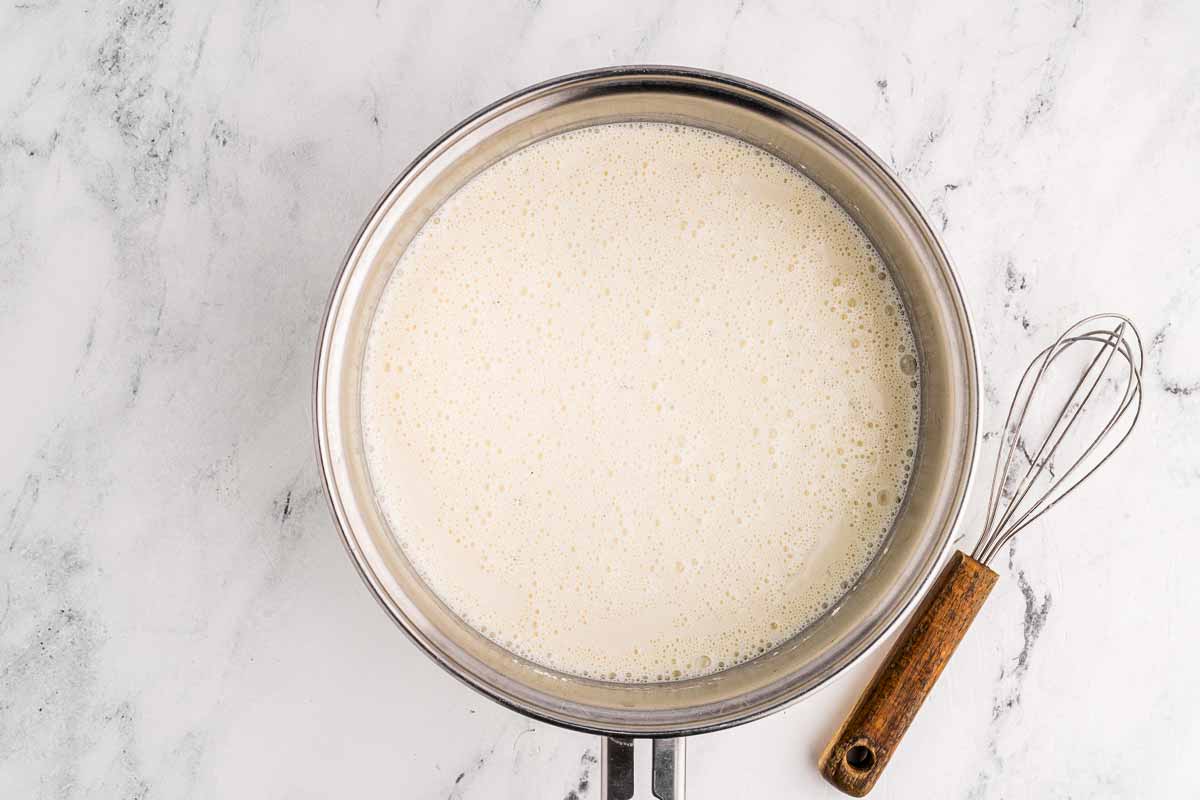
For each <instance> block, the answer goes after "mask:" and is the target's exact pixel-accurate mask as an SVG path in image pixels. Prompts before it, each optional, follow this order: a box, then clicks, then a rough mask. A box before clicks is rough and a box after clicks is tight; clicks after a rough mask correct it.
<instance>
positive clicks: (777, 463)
mask: <svg viewBox="0 0 1200 800" xmlns="http://www.w3.org/2000/svg"><path fill="white" fill-rule="evenodd" d="M915 373H916V360H915V355H914V348H913V339H912V334H911V331H910V330H909V327H908V323H907V321H906V319H905V317H904V315H903V307H902V306H901V305H900V303H899V298H898V295H897V293H896V289H895V287H894V285H893V284H892V282H891V279H890V278H889V277H888V275H887V273H886V271H885V269H884V268H883V264H882V262H881V261H880V258H879V256H878V254H877V253H876V252H875V251H874V249H873V248H872V246H871V245H870V243H869V242H868V241H867V239H866V238H865V237H864V236H863V234H862V233H861V231H859V229H858V228H857V227H856V226H855V224H854V223H853V222H852V221H851V219H850V218H849V217H848V216H847V215H846V213H845V212H844V211H842V209H841V208H840V207H839V206H838V205H837V204H836V203H835V202H834V201H833V200H832V199H831V198H830V197H829V196H828V195H826V194H825V193H824V192H823V191H822V190H821V189H820V188H818V187H817V185H816V184H815V183H813V182H812V181H811V180H809V179H808V178H806V177H804V176H803V175H801V174H800V173H799V172H798V171H797V170H795V169H794V168H792V167H790V166H788V165H787V164H785V163H784V162H782V161H780V160H779V159H777V158H775V157H774V156H771V155H769V154H767V153H766V152H764V151H762V150H760V149H757V148H755V147H753V146H750V145H748V144H745V143H743V142H740V141H738V140H735V139H731V138H727V137H724V136H720V135H717V134H713V133H711V132H707V131H703V130H700V129H698V128H691V127H681V126H673V125H662V124H635V123H629V124H620V125H604V126H597V127H592V128H586V129H583V130H580V131H576V132H573V133H568V134H564V135H560V136H556V137H554V138H551V139H548V140H546V141H543V142H540V143H538V144H535V145H532V146H530V147H528V148H526V149H524V150H521V151H519V152H517V153H515V154H513V155H511V156H509V157H508V158H506V159H504V160H502V161H500V162H499V163H497V164H495V165H494V166H492V167H489V168H488V169H487V170H485V171H484V172H483V173H481V174H480V175H479V176H477V177H476V178H474V179H473V180H472V181H471V182H470V183H468V184H467V185H466V186H465V187H463V188H462V189H461V190H460V191H458V192H457V193H456V194H455V195H454V196H453V197H452V198H451V199H450V200H449V201H448V202H446V204H445V205H444V206H443V207H442V208H441V209H440V210H439V211H438V212H437V213H436V215H435V216H434V217H433V218H432V219H431V220H430V221H429V223H427V224H426V225H425V227H424V228H423V230H422V231H421V233H420V234H419V235H418V236H417V238H416V239H415V240H414V241H413V242H412V244H411V245H410V246H409V247H408V249H407V251H406V252H405V253H404V255H403V257H402V258H401V259H400V261H399V263H398V265H397V267H396V270H395V273H394V275H393V277H392V278H391V281H390V283H389V284H388V286H387V288H386V290H385V292H384V294H383V298H382V300H381V302H380V305H379V308H378V311H377V313H376V317H375V319H374V322H373V323H372V328H371V331H370V335H369V340H368V344H367V352H366V361H365V365H364V373H363V379H362V411H363V433H364V437H365V441H366V446H367V451H368V460H369V467H370V473H371V477H372V481H373V483H374V488H375V490H376V492H377V494H378V497H379V502H380V505H381V507H382V509H383V511H384V513H385V515H386V517H387V519H388V521H389V524H390V525H391V527H392V529H393V531H394V533H395V535H396V536H397V537H398V539H399V541H400V543H401V545H402V546H403V548H404V551H405V553H406V554H407V556H408V557H409V559H410V560H411V561H412V563H413V564H414V566H415V567H416V569H417V570H418V571H419V572H420V573H421V575H422V576H423V577H424V579H425V580H426V581H427V582H428V583H429V585H430V587H431V588H432V589H433V590H434V591H435V592H436V593H437V594H438V595H439V596H440V597H441V598H442V599H443V600H444V601H445V602H446V604H447V605H448V606H449V607H450V608H451V609H453V610H454V611H455V612H456V613H457V614H459V615H460V616H461V617H462V618H463V619H464V620H465V621H466V622H467V623H468V624H470V625H472V626H473V627H475V628H476V629H477V630H479V631H480V632H482V633H483V634H485V635H486V636H488V637H490V638H491V639H493V640H494V641H496V642H498V643H499V644H501V645H503V646H504V647H506V648H508V649H509V650H510V651H512V652H514V653H517V654H520V655H522V656H525V657H526V658H529V659H531V660H533V661H535V662H539V663H541V664H543V665H547V666H550V667H554V668H556V669H559V670H563V671H566V672H570V673H574V674H578V675H585V676H590V677H594V678H601V679H607V680H618V681H654V680H670V679H675V678H685V677H691V676H697V675H702V674H705V673H709V672H713V671H716V670H719V669H722V668H725V667H729V666H732V665H733V664H735V663H738V662H741V661H745V660H747V659H749V658H752V657H754V656H755V655H757V654H759V653H762V652H764V651H766V650H767V649H769V648H771V647H772V646H773V645H776V644H779V643H781V642H783V641H784V640H786V639H787V638H789V637H791V636H793V635H794V634H796V633H797V632H798V631H800V630H801V629H802V628H804V627H805V626H806V625H809V624H810V623H812V622H813V621H814V620H816V619H817V618H819V617H820V616H821V615H822V613H823V612H824V611H825V610H826V609H828V608H829V607H830V606H831V605H832V604H834V603H836V602H837V601H838V599H839V598H840V597H841V596H842V595H843V594H844V593H845V591H846V590H847V588H848V587H849V586H850V585H851V584H852V583H853V582H854V581H855V579H856V578H857V577H858V576H859V575H860V574H861V573H862V571H863V570H864V569H865V568H866V566H867V564H868V563H869V562H870V560H871V558H872V557H873V556H874V554H875V552H876V551H877V549H878V548H879V545H880V542H881V541H882V539H883V537H884V535H885V534H886V532H887V531H888V530H889V527H890V525H891V523H892V521H893V518H894V516H895V513H896V510H897V508H898V505H899V502H900V498H901V497H902V496H903V494H904V489H905V485H906V481H907V476H908V471H909V469H910V465H911V462H912V456H913V448H914V447H915V446H916V445H915V440H916V429H917V410H916V409H917V397H918V390H919V389H918V386H917V382H916V377H915Z"/></svg>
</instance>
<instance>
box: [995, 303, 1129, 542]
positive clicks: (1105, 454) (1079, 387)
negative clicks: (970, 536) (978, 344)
mask: <svg viewBox="0 0 1200 800" xmlns="http://www.w3.org/2000/svg"><path fill="white" fill-rule="evenodd" d="M1088 344H1091V345H1095V346H1096V351H1095V354H1094V355H1093V356H1092V358H1091V361H1090V363H1089V364H1088V365H1087V367H1086V368H1085V369H1084V370H1083V371H1082V373H1081V374H1080V376H1079V379H1078V380H1077V381H1075V383H1074V387H1073V389H1072V390H1071V392H1070V394H1069V395H1068V396H1067V398H1066V400H1065V401H1064V402H1063V403H1062V406H1061V407H1060V408H1059V411H1058V414H1057V416H1056V417H1055V418H1054V422H1053V424H1051V425H1050V426H1049V429H1048V431H1047V432H1046V434H1045V437H1044V438H1043V439H1042V440H1041V442H1040V444H1039V445H1038V446H1037V449H1036V450H1033V451H1032V452H1031V448H1030V447H1029V443H1028V441H1027V439H1026V437H1025V433H1024V431H1025V428H1026V426H1027V425H1028V424H1029V422H1030V420H1029V419H1028V416H1029V411H1030V408H1031V406H1032V407H1035V408H1036V406H1035V405H1034V403H1035V401H1034V398H1035V397H1037V396H1038V394H1039V392H1040V391H1044V387H1045V383H1046V381H1047V373H1048V372H1049V370H1050V368H1051V365H1053V364H1054V363H1055V362H1056V361H1057V360H1058V359H1060V358H1062V356H1063V355H1064V354H1065V353H1066V352H1067V351H1068V350H1070V349H1071V348H1072V347H1077V346H1080V345H1088ZM1142 361H1143V352H1142V339H1141V336H1140V335H1139V334H1138V332H1137V329H1136V328H1135V327H1134V325H1133V322H1132V321H1130V319H1129V318H1128V317H1125V316H1123V315H1121V314H1096V315H1094V316H1090V317H1087V318H1085V319H1082V320H1080V321H1079V322H1077V323H1075V324H1074V325H1072V326H1071V327H1070V328H1068V329H1067V330H1066V331H1065V332H1064V333H1063V334H1062V336H1060V337H1058V339H1057V340H1056V341H1055V342H1054V344H1052V345H1050V346H1049V347H1047V348H1046V349H1045V350H1042V351H1041V352H1040V353H1038V355H1037V356H1036V357H1035V358H1034V359H1033V361H1031V362H1030V364H1029V366H1028V367H1026V368H1025V372H1024V374H1023V375H1022V376H1021V381H1020V383H1019V384H1018V385H1017V391H1016V393H1015V394H1014V395H1013V400H1012V403H1011V404H1010V405H1009V407H1008V416H1007V418H1006V419H1005V421H1004V429H1003V431H1002V433H1001V440H1000V447H999V448H998V450H997V452H996V469H995V472H994V473H993V475H992V485H991V492H990V494H989V496H988V509H987V519H986V522H985V523H984V532H983V535H982V536H981V537H980V540H979V544H978V545H977V546H976V547H975V551H974V552H973V553H972V557H973V558H974V559H975V560H977V561H981V562H983V563H984V564H987V563H988V562H990V561H991V559H992V558H994V557H995V555H996V554H997V553H998V552H1000V551H1001V550H1002V549H1004V547H1005V545H1007V544H1008V542H1009V541H1010V540H1011V539H1012V537H1013V536H1015V535H1016V534H1017V533H1018V532H1020V531H1021V530H1022V529H1024V528H1025V527H1026V526H1028V525H1029V524H1030V523H1032V522H1033V521H1034V520H1036V519H1038V518H1039V517H1041V516H1042V515H1043V514H1045V513H1046V512H1047V511H1049V510H1050V509H1051V508H1053V507H1054V506H1055V505H1057V504H1058V503H1059V502H1060V501H1061V500H1062V499H1063V498H1065V497H1066V496H1067V495H1069V494H1070V493H1071V492H1073V491H1075V489H1077V488H1078V487H1079V486H1080V484H1082V483H1083V482H1084V481H1085V480H1087V479H1088V478H1089V477H1091V476H1092V475H1093V474H1094V473H1095V472H1096V470H1097V469H1099V468H1100V466H1101V465H1103V464H1104V462H1105V461H1107V460H1108V459H1109V458H1110V457H1111V456H1112V454H1113V453H1114V452H1116V450H1117V448H1118V447H1120V446H1121V444H1123V443H1124V442H1125V440H1126V439H1127V438H1128V437H1129V434H1130V432H1132V430H1133V426H1134V424H1135V423H1136V422H1137V419H1138V416H1139V414H1140V413H1141V409H1142ZM1110 368H1111V371H1110ZM1106 377H1107V382H1108V383H1110V384H1112V385H1113V386H1114V387H1115V389H1116V405H1115V407H1114V409H1113V411H1112V413H1111V414H1110V415H1109V416H1108V417H1107V418H1104V419H1103V424H1102V425H1101V426H1100V428H1099V430H1098V431H1096V432H1095V433H1094V435H1093V436H1092V438H1091V439H1090V440H1089V439H1083V440H1078V436H1077V437H1075V438H1073V439H1071V440H1070V441H1071V442H1072V444H1073V445H1075V446H1079V445H1080V444H1083V445H1084V446H1083V447H1082V450H1080V451H1079V454H1078V456H1076V457H1075V458H1074V460H1072V461H1070V464H1069V466H1068V467H1067V468H1066V469H1061V468H1060V469H1058V470H1056V469H1055V464H1056V463H1058V464H1061V463H1062V461H1063V459H1062V458H1061V457H1060V458H1059V459H1058V460H1057V461H1056V460H1055V457H1056V456H1060V453H1059V449H1060V447H1061V446H1062V445H1063V442H1064V441H1067V440H1068V439H1067V434H1068V433H1069V432H1070V431H1071V430H1072V429H1073V428H1075V424H1076V422H1077V421H1078V420H1079V419H1080V415H1081V413H1082V412H1083V411H1084V409H1085V408H1086V407H1087V406H1088V404H1089V402H1097V401H1098V399H1099V398H1098V397H1093V396H1094V395H1096V392H1097V389H1098V388H1099V387H1101V385H1102V383H1105V381H1106ZM1100 391H1101V393H1102V394H1103V393H1104V392H1106V391H1107V390H1106V389H1100ZM1039 402H1048V401H1041V400H1040V398H1039ZM1035 415H1036V414H1035ZM1021 461H1024V462H1025V464H1024V467H1023V466H1022V464H1021ZM1023 468H1024V472H1023V473H1021V470H1022V469H1023ZM1018 475H1020V478H1019V480H1017V476H1018Z"/></svg>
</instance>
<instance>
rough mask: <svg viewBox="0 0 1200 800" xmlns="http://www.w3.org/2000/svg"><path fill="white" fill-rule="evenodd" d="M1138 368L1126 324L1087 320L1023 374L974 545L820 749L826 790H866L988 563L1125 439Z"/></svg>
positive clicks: (946, 653) (980, 597)
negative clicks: (984, 514) (823, 749)
mask: <svg viewBox="0 0 1200 800" xmlns="http://www.w3.org/2000/svg"><path fill="white" fill-rule="evenodd" d="M1142 360H1143V353H1142V338H1141V336H1139V335H1138V332H1137V329H1136V328H1134V326H1133V323H1132V322H1130V320H1129V318H1128V317H1125V316H1122V315H1120V314H1097V315H1095V316H1091V317H1087V318H1086V319H1083V320H1080V321H1079V322H1077V323H1075V324H1074V325H1072V326H1071V327H1070V328H1068V329H1067V330H1066V332H1065V333H1063V335H1062V336H1060V337H1058V339H1057V340H1056V341H1055V342H1054V344H1052V345H1050V346H1049V347H1047V348H1046V349H1045V350H1043V351H1042V352H1040V353H1038V354H1037V356H1036V357H1035V358H1034V359H1033V361H1032V362H1030V364H1029V366H1028V367H1026V368H1025V373H1024V374H1023V375H1022V376H1021V381H1020V383H1018V384H1017V391H1016V394H1015V395H1014V396H1013V401H1012V404H1011V405H1010V406H1009V407H1008V417H1007V418H1006V419H1005V421H1004V429H1003V430H1002V431H1001V432H1000V447H999V448H998V450H997V453H996V471H995V474H994V475H993V476H992V487H991V493H990V494H989V496H988V507H987V520H986V522H985V523H984V526H983V535H982V536H981V537H980V539H979V544H978V545H976V547H975V551H974V552H973V553H972V554H971V555H970V556H968V555H966V554H965V553H963V552H961V551H959V552H956V553H954V554H953V555H952V556H951V557H950V560H949V561H948V562H947V563H946V566H945V567H944V568H943V569H942V572H941V574H940V575H939V576H938V578H937V580H936V581H935V583H934V585H933V588H932V589H930V591H929V593H928V594H927V595H926V596H925V598H924V600H922V602H921V605H920V607H919V608H918V609H917V611H916V612H915V613H914V614H913V616H912V618H911V619H910V620H909V622H908V624H907V626H906V627H905V629H904V631H903V632H902V633H901V634H900V636H899V638H898V639H897V640H896V643H895V645H894V646H893V647H892V651H891V652H890V653H889V654H888V656H887V658H886V659H885V660H884V662H883V665H882V666H881V667H880V669H879V672H877V673H876V674H875V677H874V679H872V681H871V683H870V684H869V685H868V686H867V688H866V689H865V690H864V691H863V694H862V696H861V697H860V698H859V700H858V703H857V705H855V707H854V710H853V711H851V712H850V716H848V717H847V718H846V720H845V722H843V723H842V727H841V729H840V730H839V731H838V732H837V734H836V735H834V737H833V739H832V740H831V741H830V742H829V746H828V747H827V748H826V749H825V752H824V754H823V755H822V756H821V774H822V775H824V776H825V778H826V780H828V781H829V782H830V783H832V784H833V785H834V786H836V787H837V788H839V789H841V790H842V791H843V792H846V793H847V794H852V795H854V796H855V797H862V796H863V795H865V794H866V793H867V792H869V791H871V787H872V786H874V785H875V782H876V781H877V780H878V779H879V776H880V774H881V772H882V771H883V769H884V767H886V766H887V764H888V761H889V760H890V759H891V757H892V754H893V753H894V752H895V750H896V746H897V745H898V744H899V742H900V739H901V738H902V737H903V736H904V732H905V731H906V730H908V726H909V725H910V724H911V723H912V720H913V717H914V716H915V715H916V713H917V709H919V708H920V707H921V703H923V702H924V701H925V697H926V696H927V695H928V694H929V691H930V690H931V689H932V688H933V685H934V683H935V682H936V681H937V679H938V676H939V675H940V674H941V672H942V669H943V668H944V667H945V666H946V662H947V661H948V660H949V659H950V656H951V654H952V653H953V652H954V648H956V647H957V646H958V643H959V642H960V641H962V638H963V636H964V635H965V634H966V632H967V629H968V628H969V627H970V626H971V623H972V621H973V620H974V619H975V617H976V615H977V614H978V613H979V610H980V609H981V608H982V607H983V603H984V601H985V600H987V597H988V593H989V592H991V590H992V587H993V586H994V585H995V583H996V581H997V580H998V579H999V577H1000V576H999V575H998V574H996V573H995V572H994V571H993V570H992V569H991V568H989V567H988V562H989V561H991V560H992V559H993V558H995V557H996V554H997V553H999V552H1000V551H1001V550H1003V549H1004V546H1005V545H1007V544H1008V543H1009V542H1010V541H1011V540H1012V538H1013V537H1014V536H1016V535H1017V534H1018V533H1019V532H1021V531H1022V530H1024V529H1025V528H1026V527H1027V526H1028V525H1029V524H1030V523H1032V522H1033V521H1034V520H1036V519H1038V518H1040V517H1041V516H1042V515H1043V514H1045V513H1046V512H1047V511H1049V510H1050V509H1052V508H1054V506H1056V505H1058V503H1059V502H1060V501H1061V500H1062V499H1063V498H1064V497H1066V496H1067V495H1069V494H1070V493H1071V492H1073V491H1075V490H1076V489H1077V488H1079V485H1080V484H1081V483H1083V482H1084V481H1085V480H1087V479H1088V478H1090V477H1091V476H1092V475H1093V474H1095V472H1096V470H1097V469H1099V468H1100V466H1101V465H1102V464H1104V462H1105V461H1107V460H1108V459H1109V458H1110V457H1111V456H1112V454H1113V453H1114V452H1115V451H1116V449H1117V448H1118V447H1120V446H1121V445H1122V444H1123V443H1124V442H1125V440H1126V439H1128V438H1129V434H1130V433H1131V432H1132V431H1133V426H1134V425H1135V424H1136V423H1137V420H1138V416H1139V415H1140V414H1141V410H1142ZM1106 403H1107V404H1108V405H1107V406H1106V405H1105V404H1106ZM1031 411H1032V413H1031ZM1056 411H1057V414H1055V412H1056Z"/></svg>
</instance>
